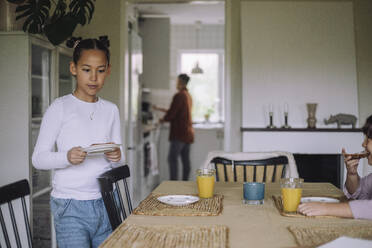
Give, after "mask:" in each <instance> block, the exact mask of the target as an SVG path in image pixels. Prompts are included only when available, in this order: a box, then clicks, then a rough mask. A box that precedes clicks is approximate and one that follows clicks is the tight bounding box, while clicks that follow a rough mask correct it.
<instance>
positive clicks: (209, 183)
mask: <svg viewBox="0 0 372 248" xmlns="http://www.w3.org/2000/svg"><path fill="white" fill-rule="evenodd" d="M196 183H197V184H198V190H199V197H200V198H211V197H213V191H214V176H213V175H210V176H209V175H201V176H197V177H196Z"/></svg>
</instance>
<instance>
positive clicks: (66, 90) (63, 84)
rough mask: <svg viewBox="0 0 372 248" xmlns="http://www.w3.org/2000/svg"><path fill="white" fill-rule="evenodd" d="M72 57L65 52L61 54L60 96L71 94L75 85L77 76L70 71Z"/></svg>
mask: <svg viewBox="0 0 372 248" xmlns="http://www.w3.org/2000/svg"><path fill="white" fill-rule="evenodd" d="M70 61H72V57H71V56H68V55H65V54H63V53H60V54H59V76H58V82H59V85H58V96H64V95H67V94H71V93H72V91H73V90H74V87H75V78H74V77H73V76H72V75H71V73H70Z"/></svg>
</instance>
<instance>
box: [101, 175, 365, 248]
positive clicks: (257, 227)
mask: <svg viewBox="0 0 372 248" xmlns="http://www.w3.org/2000/svg"><path fill="white" fill-rule="evenodd" d="M280 192H281V191H280V184H279V183H266V184H265V199H264V203H263V204H262V205H247V204H244V203H243V183H241V182H216V183H215V194H218V195H222V196H223V201H222V212H221V213H220V214H219V215H216V216H150V215H136V214H133V213H132V214H131V215H130V216H129V217H128V218H127V219H126V220H125V221H124V222H123V223H122V224H121V225H128V224H136V225H147V226H151V225H154V226H155V225H157V226H158V225H168V226H169V225H171V226H173V225H174V226H198V225H203V226H208V225H225V226H227V228H228V247H232V248H235V247H236V248H239V247H298V246H299V244H298V243H296V239H295V237H294V235H293V234H292V233H291V232H290V231H289V227H317V226H326V225H332V226H339V227H340V226H341V227H342V226H345V227H347V226H348V225H353V224H370V222H369V221H366V220H355V219H345V218H322V217H316V218H314V217H312V218H311V217H302V218H298V217H288V216H282V215H281V214H280V212H279V210H278V208H277V207H276V205H275V201H274V200H273V198H272V196H273V195H277V196H278V195H280ZM302 193H303V195H304V196H328V197H334V198H339V197H342V196H343V192H342V191H341V190H340V189H339V188H337V187H335V186H334V185H332V184H330V183H304V184H303V192H302ZM152 194H159V195H168V194H169V195H171V194H186V195H197V194H198V190H197V185H196V182H194V181H163V182H162V183H161V184H160V185H159V186H158V187H157V188H156V189H155V190H154V191H153V192H152ZM120 232H121V229H120V226H119V227H118V228H117V229H116V230H115V231H114V232H113V233H112V234H111V236H109V237H108V239H107V240H106V242H104V243H103V244H102V245H101V248H107V247H109V246H108V244H109V243H110V242H108V241H110V239H113V238H114V237H119V236H120V235H122V234H121V233H120ZM111 241H112V240H111ZM111 244H112V243H111Z"/></svg>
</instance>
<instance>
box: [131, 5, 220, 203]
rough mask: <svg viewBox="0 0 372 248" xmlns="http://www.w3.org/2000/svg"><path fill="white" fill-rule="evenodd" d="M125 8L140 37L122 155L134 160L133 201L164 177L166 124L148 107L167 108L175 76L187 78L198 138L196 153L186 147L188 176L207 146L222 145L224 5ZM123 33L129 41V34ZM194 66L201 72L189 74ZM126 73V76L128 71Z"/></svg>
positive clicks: (166, 173) (218, 146) (165, 175)
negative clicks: (139, 68)
mask: <svg viewBox="0 0 372 248" xmlns="http://www.w3.org/2000/svg"><path fill="white" fill-rule="evenodd" d="M126 11H127V17H128V21H129V23H130V26H131V30H132V32H133V30H134V32H137V34H138V36H139V37H140V38H141V41H142V55H143V64H142V65H143V73H142V74H141V76H140V82H139V94H136V93H135V92H132V90H131V88H130V87H131V84H132V82H131V80H129V85H128V87H127V89H128V90H129V92H128V94H129V96H128V98H127V99H133V98H135V97H138V98H139V99H138V101H137V102H139V104H138V109H139V112H138V113H139V115H138V118H137V124H136V126H137V127H138V129H139V130H137V131H136V130H133V129H132V128H130V126H129V125H127V124H129V123H125V125H126V136H127V139H130V140H137V144H135V145H134V146H129V148H130V150H127V152H129V153H132V155H128V159H129V160H132V161H128V163H129V164H130V163H133V162H134V159H133V158H137V161H136V168H133V167H132V168H133V169H132V170H135V171H134V174H133V179H132V185H133V190H132V193H133V194H134V195H133V198H134V199H136V198H137V202H139V201H140V200H142V199H143V198H144V197H145V196H147V195H148V194H149V193H150V192H151V191H152V190H153V189H154V188H155V187H156V186H157V185H158V184H159V183H160V182H161V181H163V180H168V178H169V171H168V163H167V154H168V132H169V127H168V126H167V125H163V126H158V125H157V123H158V120H159V118H161V117H162V113H159V112H155V111H153V110H152V109H151V105H157V106H161V107H163V108H168V107H169V105H170V103H171V101H172V97H173V95H174V94H175V93H176V83H175V82H176V79H177V75H178V74H180V73H187V74H188V75H189V76H190V77H191V80H190V89H189V91H190V93H191V95H192V97H193V102H194V106H193V108H194V110H193V121H194V122H195V125H196V126H195V127H194V128H195V129H196V131H195V132H196V137H203V138H200V139H198V138H197V139H196V142H198V143H197V144H195V147H197V150H198V151H196V150H195V151H194V152H193V150H192V151H191V158H192V161H191V163H192V170H191V171H192V172H191V173H190V176H191V179H192V178H193V177H192V176H193V175H191V174H193V171H194V170H195V169H196V168H198V167H199V165H200V164H201V163H202V161H203V160H204V155H205V154H206V153H208V152H209V150H217V149H223V122H224V47H225V46H224V40H225V39H224V37H225V33H224V31H225V20H224V18H225V4H224V1H213V2H211V1H209V2H207V1H205V2H203V1H195V2H190V3H151V4H149V3H133V2H132V3H131V4H130V5H128V6H127V9H126ZM128 37H129V39H131V38H130V37H131V35H129V36H128ZM128 44H129V43H128ZM128 54H130V51H129V53H128ZM128 64H129V66H131V63H130V62H129V63H128ZM197 66H198V67H199V68H200V69H201V70H202V73H192V72H193V71H194V72H195V70H194V69H195V67H197ZM127 71H128V72H129V74H131V71H132V69H131V68H128V70H127ZM199 72H200V71H199ZM133 83H135V82H133ZM202 84H203V85H202ZM209 93H211V94H209ZM212 93H213V94H212ZM206 95H208V99H207V100H206V99H205V96H206ZM126 109H127V106H126ZM127 113H130V110H128V112H127ZM207 115H208V119H207V117H206V116H207ZM133 135H134V136H136V137H133ZM128 144H129V143H128ZM200 148H203V150H202V151H200ZM154 153H155V154H154ZM134 154H136V155H134ZM155 160H156V161H155ZM179 171H180V170H179ZM138 187H140V189H138ZM134 202H136V200H134ZM134 205H136V204H134Z"/></svg>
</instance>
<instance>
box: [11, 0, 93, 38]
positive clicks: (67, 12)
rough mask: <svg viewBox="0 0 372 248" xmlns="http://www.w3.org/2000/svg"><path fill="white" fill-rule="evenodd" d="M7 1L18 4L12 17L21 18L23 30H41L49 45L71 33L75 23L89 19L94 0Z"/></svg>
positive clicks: (33, 31) (36, 32) (31, 31)
mask: <svg viewBox="0 0 372 248" xmlns="http://www.w3.org/2000/svg"><path fill="white" fill-rule="evenodd" d="M7 1H8V2H10V3H14V4H18V6H17V8H16V14H17V17H16V20H19V19H24V23H23V31H24V32H28V33H32V34H44V35H45V36H46V37H47V38H48V40H49V41H50V42H51V43H52V44H53V45H59V44H61V43H62V42H63V41H65V40H67V39H68V38H69V37H71V36H72V33H73V32H74V30H75V28H76V26H77V25H78V24H80V25H82V26H84V25H85V24H87V23H89V22H90V21H91V19H92V17H93V13H94V1H95V0H55V1H51V0H25V1H14V0H7ZM52 4H53V5H54V6H52Z"/></svg>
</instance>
